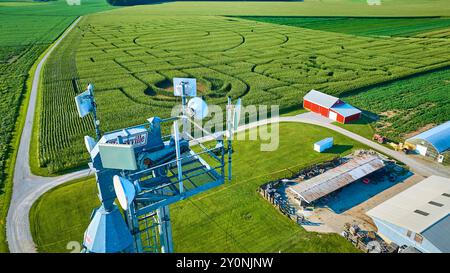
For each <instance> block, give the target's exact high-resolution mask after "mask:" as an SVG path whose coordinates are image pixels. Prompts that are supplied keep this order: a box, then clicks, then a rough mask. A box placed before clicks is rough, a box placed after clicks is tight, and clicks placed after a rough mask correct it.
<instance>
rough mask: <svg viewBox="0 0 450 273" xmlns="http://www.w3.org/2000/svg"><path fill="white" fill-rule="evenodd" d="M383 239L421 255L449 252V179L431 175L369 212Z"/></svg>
mask: <svg viewBox="0 0 450 273" xmlns="http://www.w3.org/2000/svg"><path fill="white" fill-rule="evenodd" d="M367 215H369V216H370V217H371V218H372V219H373V221H374V222H375V224H376V226H377V228H378V233H379V234H380V236H382V237H384V238H386V239H388V240H390V241H393V242H395V243H396V244H397V245H400V246H401V245H407V246H413V247H415V248H417V249H418V250H420V251H422V252H450V179H449V178H444V177H440V176H435V175H433V176H430V177H428V178H426V179H424V180H423V181H421V182H419V183H417V184H415V185H413V186H411V187H410V188H408V189H406V190H404V191H403V192H401V193H399V194H397V195H395V196H394V197H392V198H391V199H388V200H387V201H385V202H383V203H381V204H380V205H378V206H376V207H375V208H373V209H371V210H369V211H368V212H367Z"/></svg>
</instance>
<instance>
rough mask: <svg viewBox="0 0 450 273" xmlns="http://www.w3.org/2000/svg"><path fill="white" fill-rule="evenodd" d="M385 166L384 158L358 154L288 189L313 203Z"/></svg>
mask: <svg viewBox="0 0 450 273" xmlns="http://www.w3.org/2000/svg"><path fill="white" fill-rule="evenodd" d="M384 166H385V165H384V162H383V160H381V159H380V158H379V157H378V156H376V155H363V156H358V157H355V158H353V159H351V160H349V161H348V162H346V163H344V164H342V165H340V166H338V167H336V168H334V169H331V170H329V171H326V172H324V173H323V174H321V175H318V176H315V177H313V178H311V179H308V180H305V181H303V182H300V183H298V184H296V185H294V186H291V187H289V188H288V189H289V191H290V192H291V193H293V194H294V195H296V196H298V197H300V198H301V199H302V200H304V201H305V202H307V203H311V202H313V201H316V200H317V199H319V198H321V197H323V196H326V195H328V194H330V193H332V192H334V191H336V190H338V189H340V188H342V187H344V186H347V185H349V184H350V183H352V182H354V181H356V180H358V179H361V178H363V177H365V176H367V175H369V174H371V173H373V172H375V171H378V170H380V169H382V168H383V167H384Z"/></svg>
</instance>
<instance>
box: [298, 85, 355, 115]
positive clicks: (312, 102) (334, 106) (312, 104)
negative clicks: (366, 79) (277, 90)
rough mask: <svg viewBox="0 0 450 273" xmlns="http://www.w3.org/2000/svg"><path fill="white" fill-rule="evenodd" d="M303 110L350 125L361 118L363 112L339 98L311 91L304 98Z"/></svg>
mask: <svg viewBox="0 0 450 273" xmlns="http://www.w3.org/2000/svg"><path fill="white" fill-rule="evenodd" d="M303 108H305V109H308V110H309V111H312V112H315V113H318V114H321V115H322V116H324V117H327V118H329V119H332V120H335V121H337V122H340V123H348V122H350V121H352V120H357V119H359V118H360V117H361V111H360V110H359V109H357V108H355V107H353V106H351V105H350V104H347V103H345V102H343V101H341V100H340V99H339V98H336V97H333V96H330V95H327V94H325V93H322V92H319V91H316V90H311V91H309V93H308V94H306V95H305V96H304V97H303Z"/></svg>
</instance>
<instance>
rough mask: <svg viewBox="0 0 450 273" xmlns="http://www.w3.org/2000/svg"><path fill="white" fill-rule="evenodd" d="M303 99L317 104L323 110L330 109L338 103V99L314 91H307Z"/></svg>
mask: <svg viewBox="0 0 450 273" xmlns="http://www.w3.org/2000/svg"><path fill="white" fill-rule="evenodd" d="M303 99H305V100H308V101H313V102H314V103H315V104H318V105H320V106H323V107H325V108H331V107H333V105H335V104H336V102H338V101H339V98H336V97H333V96H330V95H328V94H325V93H322V92H319V91H317V90H314V89H313V90H311V91H309V92H308V94H306V95H305V97H304V98H303Z"/></svg>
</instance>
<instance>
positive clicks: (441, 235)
mask: <svg viewBox="0 0 450 273" xmlns="http://www.w3.org/2000/svg"><path fill="white" fill-rule="evenodd" d="M422 236H424V237H425V238H426V239H427V240H428V241H430V242H431V243H432V244H433V245H434V246H435V247H437V248H439V249H440V250H441V251H442V252H445V253H450V215H447V216H446V217H444V218H443V219H441V220H440V221H439V222H437V223H436V224H434V225H432V226H431V227H429V228H428V229H427V230H425V231H424V232H422Z"/></svg>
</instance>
